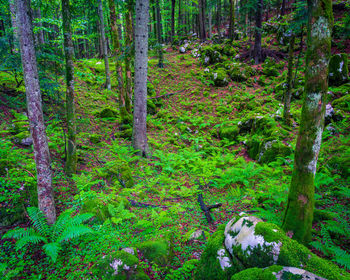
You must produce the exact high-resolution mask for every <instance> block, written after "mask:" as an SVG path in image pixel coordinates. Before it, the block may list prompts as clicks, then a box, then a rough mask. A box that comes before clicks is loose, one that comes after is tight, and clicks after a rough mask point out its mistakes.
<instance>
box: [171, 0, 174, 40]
mask: <svg viewBox="0 0 350 280" xmlns="http://www.w3.org/2000/svg"><path fill="white" fill-rule="evenodd" d="M174 36H175V0H171V38H170V39H171V42H173V40H174Z"/></svg>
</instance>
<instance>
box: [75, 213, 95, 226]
mask: <svg viewBox="0 0 350 280" xmlns="http://www.w3.org/2000/svg"><path fill="white" fill-rule="evenodd" d="M92 217H94V215H93V214H91V213H84V214H78V215H76V216H74V217H73V218H72V219H71V221H70V225H72V226H79V225H81V224H82V223H85V222H86V221H88V220H90V219H91V218H92Z"/></svg>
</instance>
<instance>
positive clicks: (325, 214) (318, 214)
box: [313, 209, 337, 222]
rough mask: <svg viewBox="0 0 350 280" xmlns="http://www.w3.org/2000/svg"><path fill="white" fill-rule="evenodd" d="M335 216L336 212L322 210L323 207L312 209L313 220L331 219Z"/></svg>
mask: <svg viewBox="0 0 350 280" xmlns="http://www.w3.org/2000/svg"><path fill="white" fill-rule="evenodd" d="M336 217H337V214H335V213H334V212H331V211H327V210H323V209H315V211H314V220H313V221H314V222H320V221H326V220H333V219H335V218H336Z"/></svg>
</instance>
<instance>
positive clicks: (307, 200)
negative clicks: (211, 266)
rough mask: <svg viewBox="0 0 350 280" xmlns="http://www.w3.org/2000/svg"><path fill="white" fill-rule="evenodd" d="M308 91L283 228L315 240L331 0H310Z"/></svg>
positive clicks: (305, 239) (302, 238) (304, 239)
mask: <svg viewBox="0 0 350 280" xmlns="http://www.w3.org/2000/svg"><path fill="white" fill-rule="evenodd" d="M308 10H309V11H308V34H307V38H308V40H307V51H306V71H305V95H304V103H303V109H302V113H301V123H300V128H299V134H298V139H297V145H296V149H295V157H294V170H293V175H292V181H291V185H290V190H289V195H288V203H287V208H286V212H285V215H284V219H283V225H282V227H283V229H284V230H285V231H286V232H287V234H288V235H289V236H292V237H293V238H294V239H296V240H297V241H299V242H301V243H304V244H308V243H309V242H310V241H311V230H312V220H313V212H314V193H315V186H314V179H315V174H316V164H317V159H318V154H319V151H320V147H321V140H322V132H323V126H324V115H325V101H326V96H327V91H328V80H327V77H328V64H329V59H330V55H331V32H332V26H333V13H332V1H331V0H322V1H321V0H309V1H308Z"/></svg>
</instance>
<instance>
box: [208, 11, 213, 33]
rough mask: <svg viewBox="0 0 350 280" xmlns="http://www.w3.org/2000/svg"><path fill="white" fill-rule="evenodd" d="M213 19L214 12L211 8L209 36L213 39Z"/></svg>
mask: <svg viewBox="0 0 350 280" xmlns="http://www.w3.org/2000/svg"><path fill="white" fill-rule="evenodd" d="M212 20H213V12H212V9H211V8H209V19H208V21H209V32H208V37H209V39H211V35H212V34H211V32H212V29H213V23H212Z"/></svg>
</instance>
